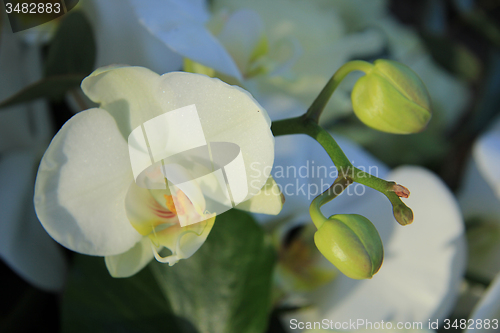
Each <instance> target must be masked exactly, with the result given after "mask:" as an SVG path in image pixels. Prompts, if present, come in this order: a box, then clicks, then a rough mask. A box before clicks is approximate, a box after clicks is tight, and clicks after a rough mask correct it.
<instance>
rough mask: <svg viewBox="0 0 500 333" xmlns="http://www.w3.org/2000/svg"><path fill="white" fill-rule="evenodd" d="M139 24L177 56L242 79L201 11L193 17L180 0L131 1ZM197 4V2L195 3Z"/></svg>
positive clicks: (197, 11) (196, 11) (187, 5)
mask: <svg viewBox="0 0 500 333" xmlns="http://www.w3.org/2000/svg"><path fill="white" fill-rule="evenodd" d="M131 3H132V6H133V7H134V10H135V11H136V14H137V16H138V17H139V20H140V22H141V23H142V24H143V25H144V26H145V27H146V28H147V29H148V30H149V31H150V32H151V34H153V35H154V36H156V37H157V38H158V39H159V40H161V41H162V42H163V43H165V44H166V45H167V46H168V47H169V48H170V49H172V50H173V51H175V52H177V53H178V54H180V55H182V56H184V57H186V58H189V59H191V60H194V61H196V62H199V63H201V64H202V65H205V66H208V67H211V68H213V69H215V70H216V71H218V72H220V73H224V74H226V75H229V76H233V77H235V78H237V79H238V80H240V81H241V80H242V76H241V73H240V71H239V70H238V67H237V66H236V64H235V62H234V61H233V59H232V58H231V56H230V55H229V54H228V53H227V51H226V50H225V49H224V47H223V46H222V45H221V44H220V42H219V41H218V40H217V39H216V38H215V37H214V36H213V35H212V34H211V33H210V32H209V31H208V29H207V28H205V26H204V23H205V22H204V21H205V19H206V17H203V16H202V15H201V13H200V10H199V9H198V10H195V11H194V13H195V15H193V14H192V12H191V11H190V10H189V9H190V7H191V6H190V4H189V3H186V4H183V5H182V2H181V1H174V0H166V1H160V0H155V1H148V2H144V1H139V0H131ZM198 3H200V2H198Z"/></svg>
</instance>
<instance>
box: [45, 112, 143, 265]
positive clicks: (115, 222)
mask: <svg viewBox="0 0 500 333" xmlns="http://www.w3.org/2000/svg"><path fill="white" fill-rule="evenodd" d="M132 181H133V176H132V170H131V167H130V159H129V154H128V145H127V142H126V141H125V140H124V139H123V137H122V136H121V134H120V132H119V130H118V127H117V125H116V122H115V120H114V119H113V117H111V116H110V115H109V113H108V112H106V111H105V110H101V109H91V110H87V111H83V112H80V113H78V114H77V115H75V116H73V118H71V119H70V120H69V121H68V122H67V123H66V124H65V125H64V126H63V127H62V128H61V130H60V131H59V132H58V133H57V134H56V136H55V137H54V139H53V140H52V142H51V144H50V146H49V148H48V149H47V151H46V152H45V155H44V156H43V158H42V161H41V163H40V167H39V170H38V175H37V181H36V185H35V208H36V212H37V215H38V218H39V219H40V221H41V222H42V225H43V226H44V228H45V230H47V232H48V233H49V234H50V235H51V236H52V238H54V239H55V240H56V241H58V242H59V243H61V244H62V245H64V246H65V247H67V248H69V249H72V250H74V251H76V252H80V253H84V254H89V255H101V256H107V255H115V254H119V253H122V252H125V251H127V250H129V249H130V248H131V247H132V246H134V244H135V243H137V241H139V240H140V239H141V236H140V234H139V233H137V231H135V230H134V228H132V226H131V225H130V223H129V221H128V218H127V216H126V213H125V195H126V193H127V188H128V187H129V185H130V183H131V182H132Z"/></svg>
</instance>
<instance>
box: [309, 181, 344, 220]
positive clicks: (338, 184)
mask: <svg viewBox="0 0 500 333" xmlns="http://www.w3.org/2000/svg"><path fill="white" fill-rule="evenodd" d="M350 184H352V180H350V179H348V178H345V177H341V176H339V177H337V179H335V181H334V182H333V184H332V186H330V187H329V188H328V189H327V190H326V191H325V192H323V193H321V194H320V195H318V196H317V197H316V198H314V200H313V201H312V202H311V205H310V206H309V215H311V219H312V221H313V222H314V225H315V226H316V228H318V229H319V228H321V226H322V225H323V223H325V221H326V220H327V218H326V217H325V216H324V215H323V213H321V206H323V205H324V204H326V203H328V202H330V201H332V200H333V199H335V198H336V197H337V196H339V195H340V194H341V193H342V192H343V191H344V190H345V189H346V188H347V186H349V185H350Z"/></svg>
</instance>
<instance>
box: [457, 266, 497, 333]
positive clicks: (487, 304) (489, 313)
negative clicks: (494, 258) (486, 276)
mask: <svg viewBox="0 0 500 333" xmlns="http://www.w3.org/2000/svg"><path fill="white" fill-rule="evenodd" d="M498 318H500V275H497V277H496V278H495V280H493V282H492V283H491V284H490V286H489V287H488V289H486V293H485V295H484V296H483V298H482V299H481V300H480V301H479V303H478V304H477V305H476V306H475V308H474V310H473V311H472V314H471V316H470V319H469V320H472V323H473V325H472V328H469V329H467V330H465V332H466V333H471V332H491V330H492V328H494V327H495V326H496V328H498ZM486 319H488V320H490V326H489V328H486V327H485V325H484V323H485V320H486ZM493 319H496V320H497V322H496V325H495V323H493V322H492V320H493ZM479 320H481V322H480V321H479ZM476 323H477V325H474V324H476ZM479 323H481V324H482V325H481V328H477V329H475V327H478V326H479Z"/></svg>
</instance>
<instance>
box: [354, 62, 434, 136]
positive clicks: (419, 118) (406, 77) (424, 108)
mask: <svg viewBox="0 0 500 333" xmlns="http://www.w3.org/2000/svg"><path fill="white" fill-rule="evenodd" d="M351 99H352V107H353V109H354V113H355V114H356V116H357V117H358V118H359V119H360V120H361V121H362V122H363V123H365V124H366V125H367V126H369V127H372V128H374V129H377V130H379V131H382V132H388V133H395V134H410V133H417V132H421V131H423V130H424V129H425V127H426V126H427V123H428V122H429V120H430V119H431V116H432V114H431V100H430V97H429V93H428V92H427V89H426V88H425V85H424V83H423V82H422V80H421V79H420V78H419V77H418V76H417V74H415V72H413V71H412V70H411V69H410V68H409V67H408V66H405V65H403V64H400V63H398V62H396V61H391V60H384V59H379V60H377V61H375V63H374V65H373V66H372V67H371V69H369V70H368V71H366V75H365V76H363V77H362V78H360V79H359V80H358V81H357V82H356V84H355V85H354V89H353V91H352V95H351Z"/></svg>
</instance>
